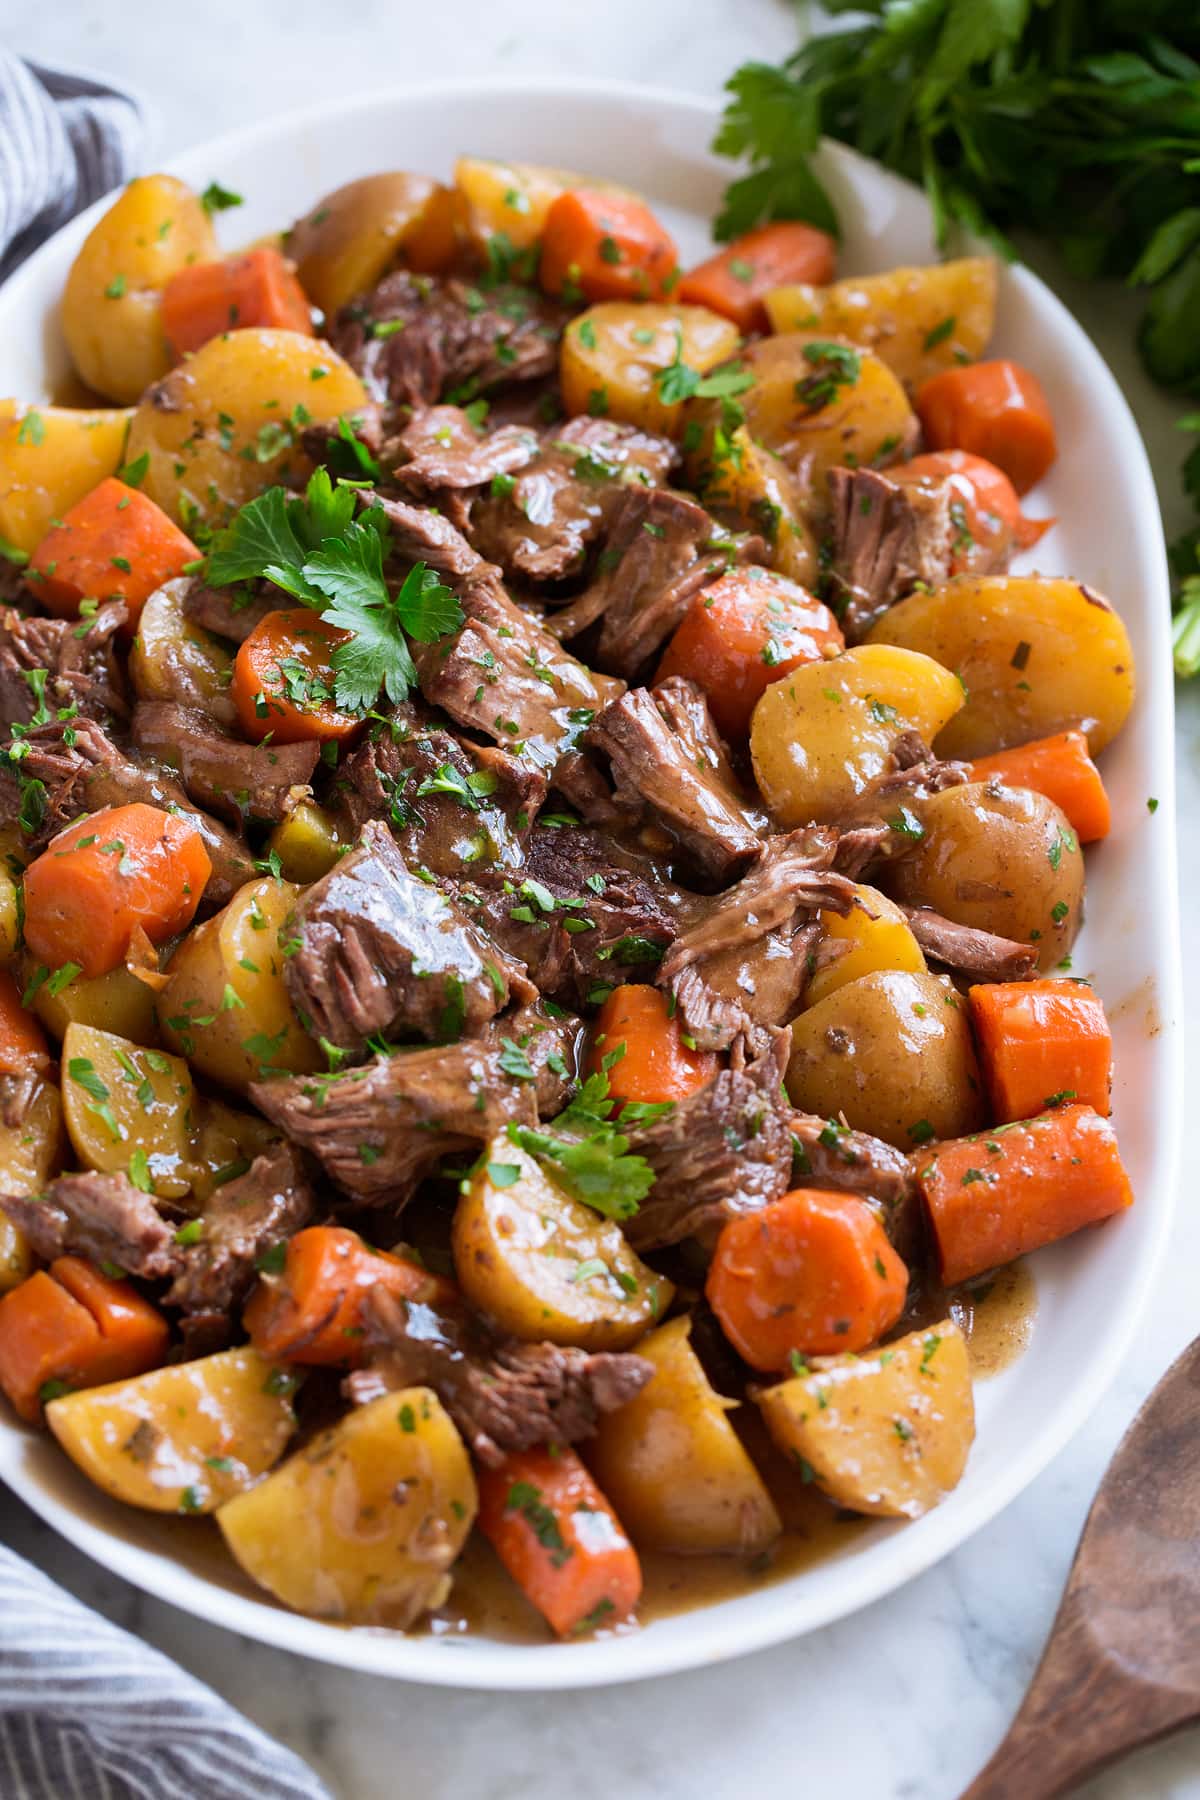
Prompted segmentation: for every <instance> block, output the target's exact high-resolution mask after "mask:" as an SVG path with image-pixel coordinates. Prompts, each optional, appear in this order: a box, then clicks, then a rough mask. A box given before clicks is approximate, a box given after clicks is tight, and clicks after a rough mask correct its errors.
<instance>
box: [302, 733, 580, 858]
mask: <svg viewBox="0 0 1200 1800" xmlns="http://www.w3.org/2000/svg"><path fill="white" fill-rule="evenodd" d="M334 797H335V800H336V805H337V807H338V810H339V811H340V812H341V813H342V814H343V815H344V816H345V817H346V818H347V819H348V820H349V821H350V823H351V826H352V828H353V829H354V830H355V831H357V830H359V829H360V828H361V827H362V826H363V825H364V824H365V823H366V821H367V820H368V819H384V820H386V822H387V823H388V825H389V826H390V827H391V831H392V835H393V836H394V837H395V839H396V842H397V843H398V844H399V846H400V849H401V853H402V855H403V857H404V860H405V862H406V863H407V864H408V865H409V867H410V868H413V869H428V870H429V871H430V873H431V874H433V875H438V876H443V877H445V876H460V875H462V874H463V873H464V871H466V870H474V869H475V868H476V867H477V866H482V867H484V868H488V867H504V868H517V867H519V866H520V864H521V863H522V862H523V861H524V840H525V838H526V837H527V836H528V834H529V830H530V827H531V825H532V823H533V821H534V820H535V819H536V818H537V815H538V813H539V811H540V810H541V807H542V802H543V801H544V800H545V798H546V777H545V775H544V774H542V772H541V771H540V770H538V769H533V768H530V767H529V765H528V764H527V763H524V762H522V761H521V760H520V758H519V757H516V756H513V755H512V754H511V753H510V752H509V751H507V750H501V749H500V748H499V747H498V746H497V745H494V744H473V743H470V742H469V741H466V740H464V739H462V738H459V737H456V736H455V735H454V733H453V732H450V731H447V730H446V729H445V728H444V727H443V726H440V725H437V724H435V723H434V716H433V714H432V712H430V711H429V710H428V709H427V708H425V707H422V706H420V705H418V704H417V703H416V702H414V701H408V702H406V703H405V705H404V706H399V707H396V708H394V709H393V711H392V712H391V713H390V714H389V717H388V723H387V725H386V726H384V727H383V728H381V729H380V730H379V731H377V732H376V733H375V735H374V736H372V737H368V738H366V739H365V740H364V741H363V742H362V743H361V744H360V745H359V747H358V749H357V750H355V751H353V752H352V754H351V755H350V756H349V757H347V759H346V761H345V762H344V763H343V764H342V765H341V768H340V769H339V771H338V777H337V781H336V784H335V787H334Z"/></svg>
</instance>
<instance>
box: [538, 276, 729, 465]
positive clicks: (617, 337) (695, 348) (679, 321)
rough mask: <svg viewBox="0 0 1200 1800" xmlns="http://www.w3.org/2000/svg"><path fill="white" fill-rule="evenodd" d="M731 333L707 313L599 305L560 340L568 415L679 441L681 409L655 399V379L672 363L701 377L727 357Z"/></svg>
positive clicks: (631, 303)
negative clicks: (683, 365) (586, 416)
mask: <svg viewBox="0 0 1200 1800" xmlns="http://www.w3.org/2000/svg"><path fill="white" fill-rule="evenodd" d="M738 343H739V338H738V332H737V327H736V325H731V324H730V322H729V320H728V319H722V318H721V317H720V316H719V315H718V314H717V313H714V312H709V310H708V308H707V307H706V306H665V305H659V304H657V303H651V302H649V301H643V300H605V301H602V302H601V303H600V305H599V306H589V308H588V310H587V311H586V312H585V313H581V314H580V315H579V317H578V318H576V319H572V321H571V323H570V324H569V325H568V326H567V329H566V330H565V331H564V332H563V339H562V356H561V361H560V365H559V375H560V378H561V381H562V397H563V405H564V406H565V407H566V409H567V411H568V413H586V412H591V413H598V414H601V415H603V416H604V417H605V418H609V419H619V420H620V421H621V422H622V423H623V424H626V425H639V426H640V427H641V429H642V430H643V431H657V432H661V433H663V434H664V435H665V436H667V437H678V435H679V433H680V432H681V431H682V429H683V415H684V404H683V402H682V401H681V400H675V401H669V402H668V401H666V400H663V399H662V398H661V395H660V387H661V384H660V383H658V382H656V381H655V376H656V375H658V374H660V373H661V371H662V370H663V369H666V368H669V367H670V365H671V364H672V363H674V362H676V361H681V362H684V363H686V364H687V366H688V368H690V369H696V370H699V371H700V372H701V373H704V372H705V371H707V370H709V369H712V368H715V367H716V365H717V364H718V363H719V362H724V361H725V359H726V358H727V357H729V356H732V355H733V353H734V351H735V350H736V349H737V347H738Z"/></svg>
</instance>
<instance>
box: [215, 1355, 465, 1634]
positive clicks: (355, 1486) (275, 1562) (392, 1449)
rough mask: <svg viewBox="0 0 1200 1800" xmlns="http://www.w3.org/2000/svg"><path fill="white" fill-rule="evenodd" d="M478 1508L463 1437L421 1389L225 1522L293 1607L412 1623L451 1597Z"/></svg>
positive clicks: (374, 1415)
mask: <svg viewBox="0 0 1200 1800" xmlns="http://www.w3.org/2000/svg"><path fill="white" fill-rule="evenodd" d="M478 1504H479V1497H478V1493H477V1490H476V1487H475V1477H474V1475H473V1474H472V1472H471V1462H470V1458H469V1457H468V1455H467V1452H466V1450H465V1448H464V1447H463V1442H462V1439H461V1438H460V1437H459V1435H458V1433H457V1431H455V1429H454V1426H453V1425H452V1424H451V1422H450V1419H449V1417H448V1415H447V1414H446V1413H445V1412H444V1411H443V1409H442V1405H441V1402H440V1401H439V1399H438V1398H437V1395H436V1394H434V1393H433V1392H432V1390H431V1389H429V1388H423V1387H413V1388H402V1389H401V1390H400V1391H399V1392H398V1393H394V1394H385V1395H383V1396H382V1397H381V1398H380V1399H378V1400H373V1401H371V1403H370V1404H369V1405H367V1406H362V1407H359V1409H358V1410H357V1411H356V1412H352V1413H350V1414H349V1415H348V1416H347V1417H346V1418H344V1419H342V1420H341V1421H340V1423H339V1424H337V1425H334V1426H332V1427H331V1428H330V1429H329V1430H327V1431H322V1432H320V1433H319V1434H318V1435H317V1436H316V1437H315V1438H313V1439H311V1440H310V1442H309V1443H307V1444H306V1445H305V1447H304V1449H303V1450H299V1451H297V1452H296V1454H295V1455H294V1456H291V1457H289V1458H288V1460H287V1462H285V1463H284V1464H283V1466H282V1468H280V1469H277V1470H276V1471H275V1473H274V1474H273V1475H268V1477H267V1479H266V1480H265V1481H263V1482H261V1483H260V1484H259V1486H258V1487H256V1488H251V1490H250V1492H249V1493H246V1494H240V1495H239V1496H238V1497H237V1499H235V1500H230V1501H229V1502H228V1503H227V1504H226V1505H225V1506H223V1507H221V1509H220V1511H219V1512H218V1513H217V1523H218V1524H219V1525H220V1527H221V1530H222V1531H223V1532H224V1534H225V1541H226V1543H227V1544H228V1545H229V1548H230V1549H231V1550H232V1551H233V1554H234V1555H235V1556H236V1558H237V1560H238V1562H239V1563H240V1564H241V1565H242V1567H243V1569H245V1571H246V1573H247V1574H248V1575H251V1576H253V1578H254V1580H255V1581H257V1582H259V1583H260V1584H261V1586H263V1587H265V1588H267V1589H269V1591H270V1592H271V1593H272V1594H274V1595H275V1596H276V1598H277V1599H279V1600H282V1601H283V1602H284V1603H285V1605H287V1606H294V1607H295V1608H296V1609H297V1611H299V1612H306V1613H315V1614H316V1615H317V1616H318V1617H321V1618H334V1619H343V1620H345V1621H346V1622H347V1623H348V1624H354V1625H388V1626H392V1627H395V1628H397V1629H400V1630H403V1629H404V1628H405V1627H406V1626H408V1625H412V1624H414V1623H415V1621H416V1620H417V1619H419V1618H420V1616H421V1614H422V1613H424V1612H428V1610H429V1608H430V1607H432V1606H440V1605H441V1604H442V1602H443V1601H444V1600H445V1598H446V1596H447V1594H448V1593H449V1591H450V1573H449V1571H450V1568H451V1566H452V1564H453V1562H454V1560H455V1558H456V1557H457V1555H458V1553H459V1551H460V1550H461V1549H462V1547H463V1544H464V1543H465V1541H466V1537H467V1533H468V1532H469V1531H470V1529H471V1524H472V1521H473V1520H474V1518H475V1513H476V1511H477V1509H478Z"/></svg>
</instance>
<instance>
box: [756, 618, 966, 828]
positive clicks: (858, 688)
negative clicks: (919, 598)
mask: <svg viewBox="0 0 1200 1800" xmlns="http://www.w3.org/2000/svg"><path fill="white" fill-rule="evenodd" d="M962 703H963V691H962V686H961V684H960V682H959V681H958V680H957V679H956V678H955V677H954V676H953V675H951V674H950V673H949V672H948V671H947V670H946V669H944V668H942V667H941V665H940V664H939V663H936V662H934V661H933V659H932V658H931V657H928V656H920V655H917V654H916V653H914V652H911V651H910V652H908V653H907V654H905V653H900V654H897V653H896V652H895V651H893V652H891V654H890V655H886V656H880V655H878V654H877V653H876V647H875V646H864V645H861V644H860V645H859V646H858V647H857V648H856V649H853V650H847V651H846V652H845V653H844V654H843V655H841V656H836V657H832V658H831V659H830V660H829V661H828V662H813V663H806V664H805V665H804V666H803V667H802V668H799V669H793V670H792V672H791V673H790V674H788V675H785V676H783V678H782V679H781V680H779V681H775V682H772V684H771V686H770V687H769V688H768V689H767V691H766V693H765V694H764V695H763V697H762V699H761V700H760V701H759V702H758V705H757V706H756V707H755V709H754V714H753V717H752V718H751V721H750V754H751V757H752V759H753V762H754V774H755V778H756V779H757V781H758V785H759V787H760V789H761V790H762V795H763V799H764V800H765V801H766V803H767V805H768V807H769V808H770V810H771V813H772V815H773V816H774V818H775V820H776V822H777V823H778V824H779V825H781V826H785V827H788V828H790V827H791V826H793V825H803V824H806V823H808V822H809V821H811V820H820V819H836V818H838V817H839V816H840V815H842V814H844V813H845V811H846V808H847V807H848V806H849V805H850V803H851V802H852V801H853V800H854V799H855V798H856V797H857V796H858V795H859V794H861V793H862V792H863V790H864V789H865V788H866V787H868V786H869V785H870V783H871V782H872V781H874V780H875V779H876V778H877V777H878V776H880V775H881V774H883V773H884V771H885V770H886V769H887V768H888V766H889V756H890V752H891V746H892V743H893V741H894V740H895V738H896V737H897V736H898V735H899V733H900V732H902V731H905V730H908V729H915V730H917V731H919V732H920V734H921V736H922V737H923V738H924V739H925V741H926V743H929V742H930V741H931V740H932V739H933V737H934V736H935V735H936V733H937V732H939V731H941V730H942V728H943V726H944V725H945V724H946V722H947V720H949V719H952V718H953V717H954V714H955V713H956V712H957V711H958V709H959V707H960V706H961V705H962Z"/></svg>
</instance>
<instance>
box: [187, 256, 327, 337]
mask: <svg viewBox="0 0 1200 1800" xmlns="http://www.w3.org/2000/svg"><path fill="white" fill-rule="evenodd" d="M162 321H163V332H164V334H165V336H166V340H167V342H168V344H170V346H171V349H172V350H173V351H174V353H175V355H176V357H182V356H186V355H187V353H188V352H189V351H190V350H198V349H199V348H200V346H201V344H207V343H208V341H209V339H210V338H215V337H219V336H220V335H221V333H222V332H223V331H234V330H241V329H244V328H245V327H246V326H250V325H265V326H268V327H274V328H277V329H279V330H281V331H300V332H304V333H307V334H311V332H312V328H313V326H312V308H311V307H310V306H309V304H308V300H307V299H306V298H305V293H304V289H303V288H302V287H301V286H300V283H299V282H298V281H297V280H296V277H295V274H294V273H293V270H292V265H291V263H289V262H288V261H287V259H286V257H283V256H281V255H280V253H279V251H278V250H275V249H272V248H271V247H270V246H267V245H260V246H259V248H258V249H257V250H247V251H246V252H245V254H244V255H242V256H227V257H225V258H224V259H223V261H221V262H209V263H193V264H192V265H191V267H190V268H187V269H180V270H179V272H178V273H177V274H175V275H172V277H171V279H170V281H168V283H167V285H166V287H165V288H164V289H163V295H162Z"/></svg>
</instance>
